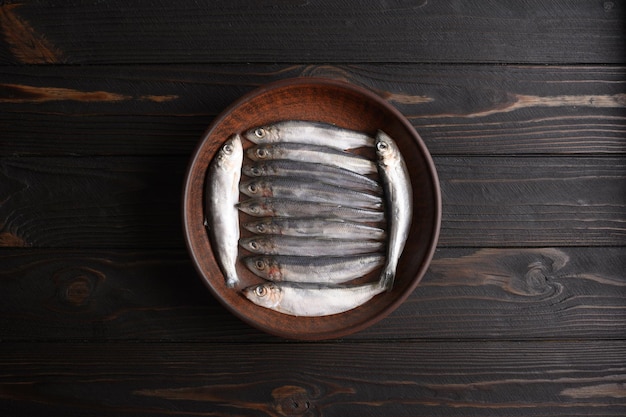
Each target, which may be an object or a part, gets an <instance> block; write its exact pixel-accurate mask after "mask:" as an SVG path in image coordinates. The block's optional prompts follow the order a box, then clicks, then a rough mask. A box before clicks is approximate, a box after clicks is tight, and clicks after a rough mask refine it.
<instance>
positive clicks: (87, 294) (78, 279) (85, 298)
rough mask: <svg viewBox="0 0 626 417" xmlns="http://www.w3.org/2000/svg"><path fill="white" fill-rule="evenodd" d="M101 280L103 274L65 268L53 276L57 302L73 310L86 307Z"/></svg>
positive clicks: (88, 269)
mask: <svg viewBox="0 0 626 417" xmlns="http://www.w3.org/2000/svg"><path fill="white" fill-rule="evenodd" d="M103 280H104V274H102V273H101V272H99V271H96V270H93V269H91V268H67V269H63V270H61V271H58V272H57V273H56V274H55V275H54V281H55V284H56V286H57V295H58V298H59V301H60V302H61V303H62V304H65V305H68V306H71V307H74V308H81V307H85V306H87V305H88V304H89V303H90V302H91V300H92V299H93V297H94V292H95V290H96V288H97V287H98V285H99V283H100V282H101V281H103Z"/></svg>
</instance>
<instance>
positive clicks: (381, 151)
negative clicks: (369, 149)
mask: <svg viewBox="0 0 626 417" xmlns="http://www.w3.org/2000/svg"><path fill="white" fill-rule="evenodd" d="M375 146H376V155H377V156H378V159H379V160H380V161H383V162H384V161H388V160H390V159H396V158H398V155H399V154H400V150H399V149H398V145H396V142H395V141H394V140H393V139H391V138H390V137H389V136H388V135H387V134H386V133H385V132H383V131H382V130H379V131H378V134H377V135H376V142H375Z"/></svg>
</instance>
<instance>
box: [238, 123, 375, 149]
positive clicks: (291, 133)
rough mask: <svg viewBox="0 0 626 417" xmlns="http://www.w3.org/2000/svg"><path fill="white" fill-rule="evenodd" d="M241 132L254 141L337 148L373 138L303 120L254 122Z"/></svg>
mask: <svg viewBox="0 0 626 417" xmlns="http://www.w3.org/2000/svg"><path fill="white" fill-rule="evenodd" d="M244 136H245V138H246V139H248V140H250V141H252V142H254V143H257V144H263V143H278V142H297V143H307V144H310V145H323V146H329V147H332V148H335V149H340V150H347V149H355V148H360V147H373V146H374V138H373V137H372V136H370V135H368V134H366V133H363V132H357V131H355V130H350V129H344V128H341V127H338V126H335V125H332V124H329V123H321V122H313V121H305V120H283V121H280V122H277V123H273V124H268V125H264V126H257V127H254V128H252V129H249V130H248V131H246V132H245V133H244Z"/></svg>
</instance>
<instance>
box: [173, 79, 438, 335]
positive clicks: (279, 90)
mask: <svg viewBox="0 0 626 417" xmlns="http://www.w3.org/2000/svg"><path fill="white" fill-rule="evenodd" d="M294 119H300V120H313V121H322V122H326V123H333V124H336V125H338V126H340V127H345V128H350V129H353V130H358V131H365V132H369V133H371V134H375V132H376V131H377V130H378V129H381V130H383V131H385V132H386V133H387V134H388V135H390V136H391V137H393V138H394V139H395V141H396V142H397V144H398V146H399V147H400V150H401V152H402V155H403V156H404V159H405V161H406V164H407V166H408V169H409V173H410V176H411V182H412V187H413V199H414V213H413V222H412V225H411V230H410V233H409V238H408V241H407V243H406V246H405V248H404V252H403V254H402V256H401V258H400V262H399V265H398V270H397V276H396V280H395V284H394V287H393V289H392V290H391V291H389V292H386V293H383V294H380V295H378V296H376V297H374V298H373V299H372V300H370V301H369V302H367V303H366V304H364V305H362V306H360V307H358V308H356V309H354V310H351V311H347V312H345V313H342V314H336V315H331V316H325V317H293V316H289V315H285V314H281V313H277V312H274V311H271V310H269V309H265V308H263V307H259V306H256V305H255V304H253V303H252V302H251V301H249V300H247V299H246V298H245V297H244V296H243V294H242V293H241V289H242V288H244V287H246V286H249V285H253V284H256V283H259V282H262V280H261V278H258V277H257V276H255V275H254V274H252V273H251V272H250V271H248V269H247V268H246V267H245V265H244V264H243V263H241V262H240V263H239V264H238V265H237V270H238V273H239V278H240V281H241V282H240V284H239V285H238V286H237V287H236V288H234V289H233V288H227V287H226V285H225V283H224V277H223V275H222V273H221V271H220V268H219V266H218V264H217V262H216V260H215V256H214V253H213V251H212V249H211V244H210V241H209V238H208V234H207V230H206V228H205V226H204V219H205V214H204V194H205V187H206V183H205V179H206V172H207V168H208V166H209V163H210V161H211V160H212V158H213V156H214V154H215V152H216V151H217V150H218V149H219V147H220V145H221V144H222V143H224V141H225V140H226V139H227V138H228V137H229V136H230V135H232V134H233V133H235V132H240V133H242V132H244V131H245V130H247V129H249V128H251V127H254V126H257V125H263V124H267V123H271V122H276V121H279V120H294ZM243 142H244V148H247V147H249V146H251V145H252V144H251V143H250V142H249V141H247V140H244V141H243ZM241 216H243V214H242V215H241ZM240 220H241V221H244V220H243V218H241V219H240ZM183 221H184V232H185V237H186V241H187V246H188V249H189V251H190V254H191V257H192V259H193V262H194V264H195V266H196V268H197V270H198V272H199V273H200V275H201V277H202V279H203V281H204V283H205V284H206V285H207V286H208V288H209V290H210V291H211V292H212V293H213V295H214V296H215V297H216V298H217V299H218V300H219V301H220V302H221V303H222V304H223V305H224V306H225V307H226V308H227V309H228V310H230V311H231V312H232V313H233V314H234V315H236V316H237V317H239V318H240V319H242V320H243V321H245V322H246V323H248V324H250V325H252V326H254V327H256V328H259V329H261V330H263V331H266V332H268V333H271V334H274V335H277V336H282V337H285V338H290V339H300V340H320V339H329V338H336V337H341V336H345V335H347V334H350V333H354V332H357V331H359V330H362V329H364V328H366V327H368V326H370V325H372V324H374V323H376V322H377V321H379V320H381V319H382V318H383V317H385V316H386V315H388V314H389V313H391V312H392V311H393V310H394V309H396V308H397V307H398V306H399V305H400V304H401V303H402V302H403V301H404V300H405V299H406V298H407V297H408V295H409V294H410V293H411V292H412V291H413V290H414V289H415V287H416V286H417V284H418V283H419V281H420V280H421V278H422V277H423V275H424V273H425V272H426V269H427V268H428V265H429V263H430V260H431V258H432V255H433V252H434V250H435V246H436V243H437V238H438V235H439V228H440V223H441V194H440V189H439V182H438V179H437V173H436V171H435V166H434V164H433V161H432V159H431V156H430V154H429V152H428V150H427V149H426V146H425V145H424V142H423V141H422V139H421V138H420V137H419V135H418V134H417V132H415V130H414V129H413V127H412V126H411V124H410V123H409V122H408V121H407V120H406V119H405V118H404V117H403V116H402V114H401V113H400V112H399V111H398V110H396V109H395V108H394V107H393V106H391V105H390V104H389V103H387V102H386V101H385V100H383V99H382V98H381V97H379V96H378V95H376V94H374V93H372V92H371V91H368V90H366V89H364V88H360V87H357V86H354V85H351V84H347V83H344V82H339V81H333V80H326V79H315V78H295V79H288V80H283V81H279V82H275V83H272V84H269V85H267V86H263V87H260V88H258V89H256V90H255V91H252V92H251V93H248V94H247V95H245V96H244V97H242V98H241V99H239V100H238V101H236V102H235V103H233V105H231V106H230V107H229V108H228V109H226V110H225V111H224V112H223V113H222V114H221V115H220V116H218V117H217V118H216V119H215V120H214V121H213V123H212V125H211V126H210V127H209V129H208V130H207V131H206V133H205V134H204V137H203V139H202V141H201V142H200V144H199V145H198V147H197V149H196V150H195V152H194V154H193V157H192V159H191V162H190V165H189V168H188V172H187V177H186V182H185V189H184V196H183ZM243 235H244V232H243V231H242V236H243ZM241 251H243V249H241V250H240V255H241ZM378 273H379V271H375V272H373V273H372V276H366V277H363V278H362V280H363V281H366V280H372V279H374V280H376V279H378Z"/></svg>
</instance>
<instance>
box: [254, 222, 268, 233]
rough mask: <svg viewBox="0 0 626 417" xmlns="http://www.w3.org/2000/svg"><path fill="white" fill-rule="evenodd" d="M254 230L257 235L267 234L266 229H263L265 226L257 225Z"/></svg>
mask: <svg viewBox="0 0 626 417" xmlns="http://www.w3.org/2000/svg"><path fill="white" fill-rule="evenodd" d="M256 230H257V231H258V232H259V233H265V232H267V228H266V227H265V225H264V224H259V225H258V226H257V227H256Z"/></svg>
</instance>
